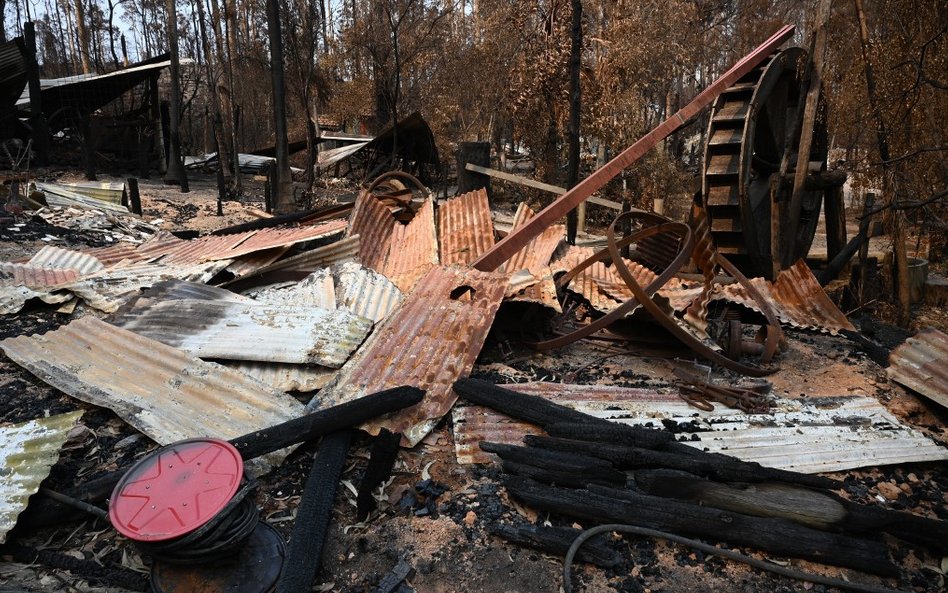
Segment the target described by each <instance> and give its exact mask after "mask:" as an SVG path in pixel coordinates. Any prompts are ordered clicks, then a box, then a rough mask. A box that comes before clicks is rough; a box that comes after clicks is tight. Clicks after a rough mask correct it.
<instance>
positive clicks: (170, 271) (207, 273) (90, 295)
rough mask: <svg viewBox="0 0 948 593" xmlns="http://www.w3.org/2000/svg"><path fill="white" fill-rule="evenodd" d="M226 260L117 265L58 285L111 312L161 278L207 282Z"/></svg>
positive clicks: (88, 302) (90, 304)
mask: <svg viewBox="0 0 948 593" xmlns="http://www.w3.org/2000/svg"><path fill="white" fill-rule="evenodd" d="M228 263H229V262H227V261H223V262H205V263H203V264H198V265H192V266H187V267H178V266H170V265H163V264H149V263H132V264H128V265H125V264H119V265H115V266H112V267H110V268H105V269H104V270H100V271H98V272H95V273H93V274H89V275H87V276H83V277H82V278H80V279H79V280H76V281H75V282H70V283H68V284H64V285H62V286H59V287H58V288H59V289H62V290H68V291H69V292H72V293H73V294H75V295H76V296H78V297H79V298H81V299H82V300H83V301H85V303H86V304H87V305H89V306H90V307H93V308H95V309H98V310H100V311H104V312H106V313H114V312H115V311H116V310H118V308H119V307H121V306H122V305H123V304H124V303H125V302H126V301H127V300H128V299H129V298H130V297H132V296H133V295H135V294H136V293H137V292H138V291H139V290H140V289H142V288H147V287H149V286H153V285H154V284H157V283H158V282H161V281H163V280H174V279H178V280H190V281H195V282H207V281H208V280H210V279H211V278H213V277H214V275H215V274H217V273H218V272H220V271H221V270H222V269H224V268H225V267H227V264H228Z"/></svg>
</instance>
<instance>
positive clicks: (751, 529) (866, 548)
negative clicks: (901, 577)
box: [505, 477, 898, 576]
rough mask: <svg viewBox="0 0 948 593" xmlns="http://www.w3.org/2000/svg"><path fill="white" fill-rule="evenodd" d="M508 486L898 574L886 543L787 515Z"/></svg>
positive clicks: (606, 492)
mask: <svg viewBox="0 0 948 593" xmlns="http://www.w3.org/2000/svg"><path fill="white" fill-rule="evenodd" d="M505 485H506V487H507V490H508V491H509V492H510V493H511V494H512V495H513V496H514V497H515V498H517V499H518V500H520V501H522V502H524V503H526V504H528V505H530V506H531V507H533V508H535V509H539V510H543V511H549V512H554V513H559V514H562V515H567V516H570V517H575V518H579V519H582V520H587V521H595V522H599V523H625V524H629V525H638V526H641V527H648V528H651V529H658V530H662V531H668V532H671V533H676V534H681V535H687V536H696V537H705V538H709V539H713V540H718V541H724V542H728V543H730V544H736V545H743V546H750V547H754V548H757V549H759V550H762V551H765V552H768V553H770V554H779V555H782V556H790V557H794V558H804V559H807V560H813V561H817V562H823V563H827V564H833V565H836V566H845V567H848V568H854V569H857V570H860V571H863V572H868V573H872V574H879V575H883V576H897V575H898V568H897V567H896V566H895V565H894V564H893V563H892V561H891V559H890V558H889V555H888V550H887V549H886V546H885V544H883V543H882V542H879V541H869V540H863V539H857V538H854V537H850V536H847V535H841V534H836V533H826V532H823V531H818V530H815V529H810V528H808V527H804V526H802V525H798V524H796V523H793V522H791V521H787V520H785V519H773V518H762V517H752V516H749V515H743V514H740V513H733V512H729V511H721V510H718V509H711V508H707V507H701V506H698V505H693V504H689V503H686V502H681V501H676V500H670V499H667V498H660V497H656V496H648V495H643V494H636V493H634V492H631V491H628V490H619V489H615V488H607V487H602V486H591V487H590V488H589V489H588V490H572V489H567V488H560V487H556V486H549V485H546V484H539V483H537V482H534V481H531V480H525V479H523V478H518V477H511V478H509V479H507V480H506V482H505Z"/></svg>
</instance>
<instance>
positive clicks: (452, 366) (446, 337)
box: [309, 266, 507, 446]
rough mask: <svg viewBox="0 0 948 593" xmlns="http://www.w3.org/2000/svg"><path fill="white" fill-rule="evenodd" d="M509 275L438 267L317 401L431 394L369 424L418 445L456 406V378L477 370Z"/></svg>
mask: <svg viewBox="0 0 948 593" xmlns="http://www.w3.org/2000/svg"><path fill="white" fill-rule="evenodd" d="M506 284H507V277H506V276H504V275H501V274H494V273H485V272H478V271H476V270H471V269H462V268H458V267H440V266H439V267H436V268H433V269H432V270H431V271H429V272H428V273H427V274H426V275H425V276H424V277H423V278H422V279H421V280H420V281H419V282H418V286H417V288H416V289H415V290H414V292H412V293H411V294H410V295H408V297H407V298H406V299H405V302H404V303H403V304H402V305H401V306H400V307H399V308H398V309H396V310H395V311H394V312H393V313H392V314H391V315H390V316H389V317H388V319H386V320H385V321H384V322H383V323H382V325H381V326H380V327H379V328H377V329H376V331H375V332H374V333H373V334H372V336H371V337H370V338H369V339H368V340H367V341H366V343H365V345H363V346H362V348H360V349H359V351H358V353H356V355H355V356H354V357H353V358H352V360H350V361H349V362H348V363H346V365H345V366H344V367H343V368H342V371H340V373H339V375H337V377H336V379H334V380H333V382H332V383H331V384H330V385H328V386H327V387H326V388H325V389H324V390H323V391H321V392H320V394H319V395H318V396H317V397H315V398H314V399H313V401H311V402H310V404H309V407H311V408H322V407H326V406H330V405H334V404H336V403H340V402H343V401H351V400H355V399H358V398H360V397H363V396H365V395H368V394H370V393H374V392H376V391H381V390H383V389H388V388H391V387H396V386H399V385H412V386H415V387H418V388H420V389H423V390H425V391H426V392H427V395H426V396H425V399H424V401H422V402H421V403H420V404H418V405H417V406H414V407H412V408H409V409H407V410H404V411H402V412H399V413H397V414H394V415H392V416H390V417H388V418H386V419H383V420H380V421H377V422H373V423H371V424H369V425H368V426H367V427H366V429H367V430H369V431H370V432H372V433H373V434H376V433H378V431H379V429H380V428H382V427H384V428H387V429H388V430H390V431H392V432H400V433H402V434H403V435H404V436H403V439H402V442H403V443H405V444H406V445H407V446H414V445H415V444H417V443H418V442H419V441H420V440H421V439H422V438H423V437H424V436H425V435H426V434H428V432H430V431H431V429H432V428H433V427H434V425H435V424H437V422H438V419H440V418H441V417H442V416H444V415H445V414H446V413H447V412H448V411H449V410H450V409H451V406H452V405H453V404H454V402H455V400H456V399H457V396H456V395H455V393H454V390H453V389H452V388H451V386H452V385H453V383H454V381H455V380H456V379H457V378H458V377H461V376H463V375H466V374H468V373H469V372H470V370H471V368H472V367H473V365H474V361H475V360H476V359H477V355H478V354H479V353H480V350H481V347H482V346H483V345H484V340H485V339H486V338H487V333H488V331H490V326H491V323H492V322H493V320H494V315H495V314H496V313H497V309H498V307H500V301H501V299H502V298H503V296H504V288H505V287H506Z"/></svg>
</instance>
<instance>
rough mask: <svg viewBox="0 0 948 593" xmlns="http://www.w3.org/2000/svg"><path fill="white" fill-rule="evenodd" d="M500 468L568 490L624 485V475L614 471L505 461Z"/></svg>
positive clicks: (509, 472) (506, 471)
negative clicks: (578, 469) (564, 487)
mask: <svg viewBox="0 0 948 593" xmlns="http://www.w3.org/2000/svg"><path fill="white" fill-rule="evenodd" d="M501 467H502V468H503V470H504V472H505V473H508V474H513V475H516V476H522V477H524V478H529V479H531V480H535V481H537V482H543V483H544V484H556V485H557V486H566V487H569V488H586V487H587V486H589V485H590V484H600V485H603V486H624V485H625V474H624V473H622V472H617V471H615V470H606V469H601V468H587V469H584V470H580V471H577V470H573V469H564V468H562V467H557V466H550V465H545V466H543V467H540V466H536V465H531V464H529V463H522V462H520V461H512V460H507V459H505V460H504V461H503V463H502V464H501Z"/></svg>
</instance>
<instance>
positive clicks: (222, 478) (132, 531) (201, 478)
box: [109, 439, 244, 542]
mask: <svg viewBox="0 0 948 593" xmlns="http://www.w3.org/2000/svg"><path fill="white" fill-rule="evenodd" d="M243 474H244V462H243V459H242V458H241V457H240V453H239V452H238V451H237V449H235V448H234V446H233V445H231V444H230V443H228V442H227V441H222V440H217V439H189V440H186V441H180V442H177V443H174V444H171V445H168V446H167V447H163V448H161V449H159V450H158V451H155V452H154V453H152V454H151V455H148V456H147V457H145V458H143V459H142V460H141V461H139V462H138V463H136V464H135V465H134V466H133V467H132V468H131V469H130V470H129V471H128V473H126V474H125V475H124V476H122V479H121V480H120V481H119V483H118V484H117V485H116V486H115V490H114V491H113V492H112V498H111V501H110V502H109V519H110V520H111V521H112V525H113V526H114V527H115V529H116V530H117V531H118V532H119V533H121V534H122V535H124V536H126V537H128V538H129V539H133V540H136V541H142V542H156V541H163V540H169V539H173V538H176V537H180V536H182V535H185V534H188V533H190V532H192V531H194V530H195V529H197V528H198V527H200V526H202V525H204V524H205V523H207V522H208V521H210V520H211V519H212V518H213V517H214V516H215V515H217V514H218V513H219V512H220V511H221V510H222V509H223V508H224V507H225V506H227V503H228V502H230V500H231V499H232V498H233V497H234V494H235V493H236V492H237V489H238V488H239V487H240V481H241V479H242V478H243Z"/></svg>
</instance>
